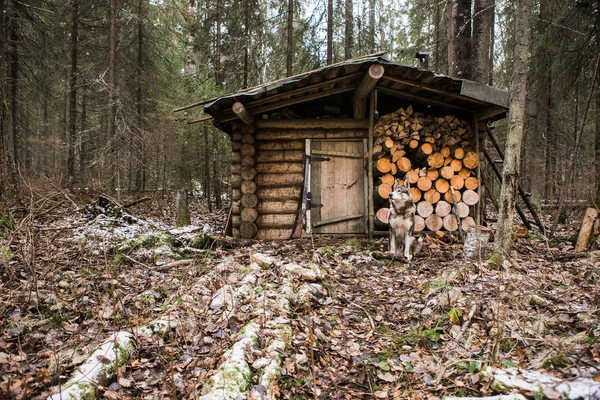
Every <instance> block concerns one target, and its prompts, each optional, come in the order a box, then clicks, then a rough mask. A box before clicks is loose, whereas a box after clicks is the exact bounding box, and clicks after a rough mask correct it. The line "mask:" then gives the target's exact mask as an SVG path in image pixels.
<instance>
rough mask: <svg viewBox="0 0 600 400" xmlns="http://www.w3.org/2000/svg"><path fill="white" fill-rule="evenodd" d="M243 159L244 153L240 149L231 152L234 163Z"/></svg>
mask: <svg viewBox="0 0 600 400" xmlns="http://www.w3.org/2000/svg"><path fill="white" fill-rule="evenodd" d="M241 161H242V155H241V154H240V153H239V152H238V151H234V152H232V153H231V162H232V163H238V164H239V163H240V162H241Z"/></svg>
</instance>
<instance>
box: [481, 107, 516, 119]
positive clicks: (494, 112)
mask: <svg viewBox="0 0 600 400" xmlns="http://www.w3.org/2000/svg"><path fill="white" fill-rule="evenodd" d="M507 112H508V110H507V109H505V108H502V107H499V106H491V107H488V108H486V109H484V110H482V111H480V112H478V113H477V119H478V120H479V121H486V120H488V119H492V118H494V117H497V116H499V115H502V114H506V113H507Z"/></svg>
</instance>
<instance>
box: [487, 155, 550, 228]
mask: <svg viewBox="0 0 600 400" xmlns="http://www.w3.org/2000/svg"><path fill="white" fill-rule="evenodd" d="M483 154H484V155H485V158H486V160H487V161H488V163H490V166H491V167H492V171H494V174H495V175H496V177H497V178H498V180H499V181H500V184H502V174H501V173H500V171H498V167H496V164H494V160H492V156H490V153H488V152H487V150H486V149H483ZM515 209H516V210H517V213H518V214H519V217H521V220H522V221H523V225H525V228H527V229H529V230H531V223H530V222H529V220H528V219H527V217H526V216H525V213H523V210H521V207H519V205H518V204H517V203H516V202H515ZM538 226H539V225H538Z"/></svg>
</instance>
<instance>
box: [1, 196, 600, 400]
mask: <svg viewBox="0 0 600 400" xmlns="http://www.w3.org/2000/svg"><path fill="white" fill-rule="evenodd" d="M47 196H49V197H48V198H49V200H48V201H47V202H46V203H44V204H45V206H44V207H45V208H43V209H42V208H40V209H38V210H36V213H37V214H41V213H43V212H44V211H46V210H48V209H50V208H52V207H55V206H56V204H57V203H59V202H60V201H62V199H61V195H60V194H51V195H47ZM66 205H68V203H66ZM66 205H63V206H62V208H63V210H62V212H61V207H59V206H56V207H55V208H54V209H53V210H52V212H47V213H44V214H43V216H40V217H37V218H32V217H31V215H32V214H29V216H24V217H23V218H22V219H21V220H20V221H18V222H19V224H18V225H17V226H16V227H15V229H13V230H11V231H4V232H2V235H1V237H2V239H1V240H0V245H1V246H3V248H7V249H9V250H10V257H3V258H2V260H1V262H2V272H1V282H0V302H1V303H0V316H1V317H2V318H1V319H0V397H2V398H36V399H42V398H46V397H48V396H49V395H51V394H53V393H55V392H56V390H57V388H58V387H59V386H58V385H59V384H64V382H65V381H66V380H67V378H68V377H69V376H70V375H71V374H72V373H73V372H74V371H75V370H76V368H77V367H78V366H80V365H82V364H83V363H84V362H85V360H86V359H87V357H89V355H90V354H92V353H93V352H94V350H95V349H97V348H98V347H99V346H100V344H101V343H103V341H105V340H106V339H107V338H108V337H110V335H111V334H113V333H115V332H118V331H122V330H125V331H135V329H136V327H140V326H147V324H150V323H151V322H152V321H156V320H157V319H162V320H163V321H170V320H172V321H176V322H177V325H176V328H175V329H166V330H164V331H161V333H160V334H148V335H142V334H140V335H136V337H135V348H136V350H135V352H134V353H133V355H132V356H131V357H130V358H129V359H128V360H126V361H125V362H123V363H121V364H119V365H118V369H117V370H116V373H115V376H113V377H109V379H107V380H106V382H100V387H99V388H98V396H100V397H101V398H110V399H112V398H114V399H128V398H143V399H155V398H177V399H180V398H181V399H188V398H189V399H191V398H199V397H200V396H201V395H202V394H204V393H203V392H206V393H208V390H209V389H207V387H206V386H205V385H206V384H207V383H208V382H210V379H211V377H214V376H215V374H217V373H218V371H219V368H220V366H221V365H225V364H223V361H225V359H224V357H225V356H224V354H226V353H227V350H228V349H231V348H233V347H234V345H235V343H238V341H239V338H240V335H241V334H243V332H244V327H246V326H247V325H248V324H250V323H253V321H254V322H256V323H257V324H258V331H257V332H258V333H257V335H258V339H257V343H256V347H248V346H246V347H245V351H244V353H240V354H243V356H244V357H245V360H246V362H247V365H248V368H249V371H250V374H251V376H250V378H249V379H250V381H249V382H248V386H247V387H246V389H245V390H244V391H243V394H242V397H243V398H255V399H259V398H269V397H268V396H272V397H280V398H284V399H299V398H331V399H361V398H364V399H367V398H382V399H438V398H443V397H444V396H447V395H452V396H470V397H480V396H490V395H493V394H497V393H498V391H497V390H496V388H495V387H493V385H492V382H491V379H490V378H489V376H487V375H486V374H484V373H483V372H484V371H485V370H486V368H488V367H492V366H494V367H499V368H509V367H513V366H516V367H520V368H523V369H527V370H535V371H542V372H545V373H548V374H550V375H552V376H556V377H559V378H572V377H580V376H581V377H589V378H591V379H596V380H598V379H600V378H599V376H600V371H598V369H595V368H596V367H597V366H598V365H600V347H599V342H598V337H600V307H599V306H598V304H600V294H599V288H598V285H597V282H598V278H599V275H600V263H599V261H598V258H599V257H598V254H596V253H591V254H590V255H589V256H588V257H586V258H576V257H570V256H569V255H570V254H572V244H571V243H570V242H568V241H567V240H566V237H563V239H562V240H557V241H555V242H552V243H550V246H549V247H547V244H546V243H545V241H544V240H543V238H541V237H538V236H533V235H530V236H528V237H524V238H519V239H518V240H517V243H516V245H517V251H516V252H515V253H513V254H512V255H511V259H510V262H508V263H506V264H505V265H503V266H501V267H499V268H498V267H493V266H490V265H488V264H487V263H486V262H485V261H479V262H469V263H467V262H465V261H464V260H463V259H462V249H461V246H460V245H458V244H452V243H444V242H442V241H440V240H437V239H436V240H430V241H429V246H428V247H427V248H426V250H425V251H424V252H423V253H422V254H421V255H419V256H418V257H416V259H415V261H414V262H413V264H412V265H408V264H404V263H402V262H401V261H399V260H390V259H389V258H378V255H380V254H381V253H382V252H383V251H385V249H386V247H387V239H386V238H382V239H377V240H374V241H367V240H362V239H360V240H357V239H351V240H347V239H339V238H337V239H335V238H320V237H313V238H306V239H301V240H296V241H283V242H262V243H261V242H242V243H230V244H231V245H232V246H217V245H215V243H213V247H210V245H209V243H211V240H210V239H207V230H212V231H213V232H212V233H218V229H216V228H211V227H219V226H223V224H224V220H225V219H226V215H225V213H224V212H219V213H216V214H211V215H207V214H206V213H205V214H204V215H205V217H202V218H198V219H197V220H195V221H194V226H193V227H188V228H185V229H174V228H173V227H172V219H169V218H164V216H155V217H151V216H147V215H149V214H151V212H148V210H147V209H146V210H144V209H140V210H138V214H137V215H142V214H144V215H146V216H145V217H140V216H135V217H134V216H133V215H132V216H131V219H130V218H126V219H123V216H122V215H121V216H119V217H115V216H107V215H104V214H99V215H94V216H93V217H90V216H86V215H80V214H74V213H73V212H72V209H71V210H70V212H69V211H68V209H67V208H66ZM197 215H198V214H197ZM207 226H208V227H209V228H207ZM564 235H565V236H568V235H569V232H568V229H567V228H565V231H564ZM223 243H227V241H226V240H223V242H222V243H221V244H223ZM227 247H234V248H232V249H228V248H227ZM257 254H259V255H261V257H262V258H261V257H259V258H258V259H257V256H256V255H257ZM181 261H185V262H186V263H181ZM165 266H166V267H165ZM252 266H254V267H252ZM249 277H250V278H249ZM287 284H291V285H292V286H293V290H294V296H295V297H294V301H292V302H291V303H290V304H291V308H290V311H289V312H285V313H283V314H282V313H281V312H280V311H277V310H279V309H278V308H276V307H274V306H272V305H273V304H276V303H277V302H278V298H280V296H282V294H281V293H280V291H281V288H282V287H285V286H286V285H287ZM278 293H279V294H278ZM284 297H285V296H284ZM286 298H287V297H286ZM273 321H279V322H278V323H280V324H285V325H286V326H287V324H289V326H290V328H291V331H290V332H289V333H290V335H289V338H288V340H287V341H286V342H285V345H284V346H283V347H277V348H278V349H279V350H277V352H276V353H273V354H280V357H281V361H280V362H278V363H276V364H273V365H275V366H276V367H275V370H273V371H274V372H275V373H276V375H277V376H278V379H277V383H276V385H275V386H271V387H269V388H267V387H266V386H265V385H268V383H265V382H268V381H264V380H262V379H261V378H260V376H259V374H258V372H259V371H263V370H265V371H266V369H265V368H266V366H267V365H269V363H270V362H271V361H269V360H273V359H272V358H269V357H272V355H271V356H268V355H267V349H268V348H269V345H270V344H271V343H274V342H275V341H276V338H277V333H276V331H277V328H275V326H276V325H273V323H274V322H273ZM166 326H168V323H167V324H166ZM277 326H284V325H277ZM271 347H272V346H271ZM272 348H274V347H272ZM101 361H102V360H100V362H101ZM223 376H227V375H223Z"/></svg>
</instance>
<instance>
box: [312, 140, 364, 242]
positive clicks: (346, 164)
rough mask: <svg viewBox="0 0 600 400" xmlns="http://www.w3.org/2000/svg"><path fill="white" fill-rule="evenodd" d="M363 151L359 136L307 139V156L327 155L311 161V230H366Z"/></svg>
mask: <svg viewBox="0 0 600 400" xmlns="http://www.w3.org/2000/svg"><path fill="white" fill-rule="evenodd" d="M364 152H365V144H364V142H363V141H362V140H358V141H356V140H355V141H331V140H312V141H311V143H310V153H311V156H321V157H329V158H330V159H331V160H330V161H325V162H314V161H313V162H311V169H310V192H311V195H312V201H311V203H312V204H313V207H312V208H311V210H310V226H311V229H312V232H313V233H366V219H365V216H366V215H367V214H366V208H365V204H366V203H365V182H366V179H365V172H364V171H365V170H364ZM319 204H322V207H314V205H317V206H318V205H319Z"/></svg>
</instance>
